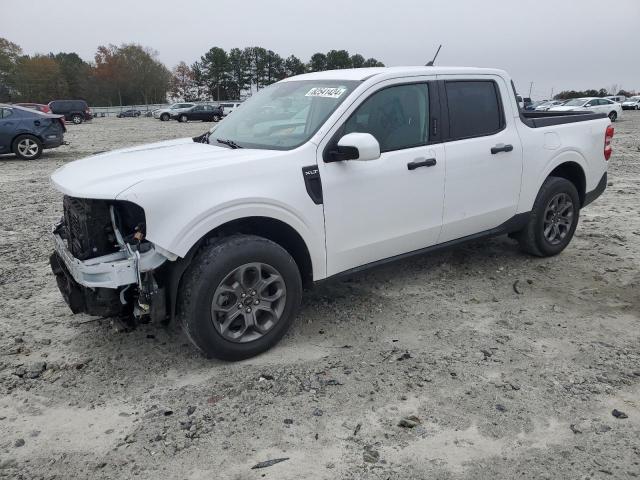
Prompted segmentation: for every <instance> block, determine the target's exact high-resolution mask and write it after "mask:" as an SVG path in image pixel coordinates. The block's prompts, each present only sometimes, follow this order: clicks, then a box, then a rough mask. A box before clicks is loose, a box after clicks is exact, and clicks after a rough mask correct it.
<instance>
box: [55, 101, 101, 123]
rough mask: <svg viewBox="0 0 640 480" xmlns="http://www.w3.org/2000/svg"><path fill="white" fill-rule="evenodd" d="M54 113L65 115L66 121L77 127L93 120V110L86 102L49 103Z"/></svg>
mask: <svg viewBox="0 0 640 480" xmlns="http://www.w3.org/2000/svg"><path fill="white" fill-rule="evenodd" d="M49 108H50V109H51V112H52V113H55V114H57V115H64V119H65V120H67V121H71V122H73V123H75V124H76V125H78V124H80V123H82V122H84V121H86V120H91V119H92V118H93V114H92V113H91V109H90V108H89V105H87V102H85V101H84V100H53V101H52V102H49Z"/></svg>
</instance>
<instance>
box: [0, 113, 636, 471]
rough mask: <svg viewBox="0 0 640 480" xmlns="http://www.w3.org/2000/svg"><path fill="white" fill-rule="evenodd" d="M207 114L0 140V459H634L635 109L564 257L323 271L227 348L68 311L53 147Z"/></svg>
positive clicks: (33, 463) (162, 128) (496, 245)
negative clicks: (58, 263) (46, 139)
mask: <svg viewBox="0 0 640 480" xmlns="http://www.w3.org/2000/svg"><path fill="white" fill-rule="evenodd" d="M206 127H207V124H200V123H188V124H179V123H177V122H171V123H168V122H167V123H162V122H159V121H157V120H153V119H148V118H139V119H97V120H95V121H93V122H92V123H88V124H83V125H79V126H75V125H70V126H69V127H68V129H69V132H68V134H67V137H66V138H67V140H68V141H70V142H71V143H70V145H69V146H64V147H61V148H59V149H57V150H52V151H47V152H45V154H44V156H43V157H42V158H41V159H39V160H37V161H32V162H22V161H18V160H16V159H15V158H13V157H10V156H6V157H0V198H1V201H2V205H1V206H0V326H1V327H2V328H1V329H0V477H4V478H18V479H29V480H34V479H54V478H55V479H64V480H66V479H72V478H73V479H85V478H91V479H94V478H95V479H128V478H141V479H157V478H165V479H189V480H201V479H202V480H204V479H207V480H209V479H261V478H266V479H274V480H286V479H296V480H297V479H303V478H304V479H380V480H383V479H384V480H386V479H394V480H395V479H398V480H399V479H427V478H429V479H473V480H481V479H496V478H498V479H515V478H526V479H533V478H535V479H607V478H611V479H626V478H637V477H639V476H640V328H639V327H640V310H639V308H640V301H639V296H638V294H639V288H640V273H639V272H640V248H639V247H640V188H639V181H640V133H639V132H640V112H625V115H624V119H623V120H621V121H620V122H618V123H616V125H615V127H616V137H615V140H614V150H615V152H614V156H613V158H612V160H611V162H610V170H609V172H610V177H609V179H610V180H609V182H610V183H609V187H608V189H607V191H606V192H605V194H604V195H603V196H602V197H601V198H600V199H598V200H597V201H596V203H594V204H593V205H591V206H589V207H588V208H587V209H585V210H584V211H583V212H582V216H581V221H580V225H579V227H578V230H577V233H576V237H575V239H574V241H573V242H572V244H571V245H570V246H569V248H568V249H567V250H566V251H565V252H564V253H562V254H561V255H560V256H558V257H556V258H549V259H538V258H531V257H528V256H525V255H523V254H521V253H520V252H519V251H518V249H517V246H516V244H515V243H514V242H513V241H512V240H509V239H507V238H498V239H495V240H490V241H483V242H478V243H473V244H468V245H466V246H463V247H460V248H457V249H455V250H451V251H448V252H446V253H443V254H436V255H431V256H424V257H418V258H413V259H410V260H406V261H402V262H400V263H395V264H392V265H388V266H385V267H382V268H378V269H376V270H373V271H370V272H367V273H362V274H359V275H357V276H354V277H352V278H349V279H344V280H336V281H331V282H328V283H325V284H322V285H320V286H318V287H317V288H315V289H314V290H313V291H311V292H308V293H307V294H306V296H305V298H304V300H303V308H302V312H301V315H300V316H299V318H298V319H297V321H296V322H295V324H294V327H293V328H292V330H291V332H290V333H289V334H288V335H287V337H286V338H285V339H284V340H283V341H282V342H281V343H280V344H279V345H278V346H277V347H276V348H274V349H273V350H271V351H270V352H268V353H266V354H264V355H262V356H260V357H258V358H254V359H251V360H247V361H243V362H240V363H233V364H230V363H222V362H217V361H212V360H207V359H205V358H203V357H201V356H200V355H199V354H198V353H197V352H196V350H195V349H194V348H193V347H192V346H191V345H190V344H189V343H188V341H187V339H186V337H185V336H184V335H183V334H182V332H181V331H180V329H179V327H178V326H176V325H169V326H168V327H163V326H161V325H155V324H150V325H143V326H140V327H138V328H137V329H135V330H133V331H130V332H123V331H121V329H119V328H117V326H114V325H112V324H111V322H110V321H109V320H96V319H94V318H91V317H88V316H83V315H79V316H73V315H72V314H71V313H70V311H69V310H68V308H67V306H66V305H65V304H64V302H63V300H62V297H61V296H60V294H59V292H58V290H57V288H56V285H55V281H54V277H53V275H52V274H51V272H50V270H49V266H48V256H49V253H50V251H51V249H52V246H51V241H50V238H49V232H50V226H51V224H53V223H54V221H56V220H57V218H58V217H59V215H60V213H61V195H60V194H58V193H57V192H56V191H54V190H53V189H52V188H51V186H50V184H49V180H48V177H49V175H50V174H51V173H52V172H53V171H54V170H55V169H56V168H57V167H59V166H60V165H62V164H64V163H65V162H69V161H72V160H75V159H77V158H79V157H82V156H86V155H89V154H92V153H95V152H99V151H103V150H108V149H112V148H116V147H120V146H127V145H133V144H138V143H145V142H150V141H156V140H162V139H169V138H176V137H182V136H192V135H195V134H198V133H201V132H203V131H204V130H205V128H206ZM614 409H617V410H618V411H621V412H623V413H624V414H626V416H627V417H628V418H617V417H614V415H613V414H612V411H613V410H614ZM623 416H624V415H623ZM403 419H404V420H403ZM399 424H401V425H402V426H401V425H399ZM282 458H285V459H286V460H284V461H282V462H280V463H277V464H274V465H272V466H268V467H265V468H256V469H252V467H253V466H255V465H256V464H258V463H260V462H264V461H267V460H272V459H282Z"/></svg>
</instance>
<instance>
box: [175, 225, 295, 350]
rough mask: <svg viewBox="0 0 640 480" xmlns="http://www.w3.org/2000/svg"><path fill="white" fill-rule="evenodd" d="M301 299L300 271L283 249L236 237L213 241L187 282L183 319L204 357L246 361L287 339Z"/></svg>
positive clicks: (182, 297) (181, 301) (180, 306)
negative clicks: (285, 337)
mask: <svg viewBox="0 0 640 480" xmlns="http://www.w3.org/2000/svg"><path fill="white" fill-rule="evenodd" d="M301 296H302V281H301V279H300V272H299V270H298V267H297V265H296V263H295V261H294V260H293V258H292V257H291V255H289V253H288V252H287V251H286V250H284V249H283V248H282V247H281V246H280V245H278V244H276V243H274V242H272V241H270V240H267V239H265V238H262V237H256V236H252V235H237V236H232V237H227V238H223V239H218V240H215V241H212V243H210V244H209V245H207V246H206V247H205V248H203V249H202V250H201V251H200V252H199V253H198V254H197V255H196V257H195V258H194V259H193V262H192V263H191V266H190V267H189V269H188V270H187V271H186V273H185V275H184V278H183V280H182V285H181V288H180V293H179V297H178V318H179V319H180V322H181V324H182V327H183V329H184V330H185V332H186V334H187V336H188V337H189V339H190V340H191V341H192V342H193V344H194V345H195V346H196V347H198V348H199V349H200V350H201V351H202V352H203V353H205V354H206V355H207V356H210V357H217V358H220V359H223V360H241V359H243V358H248V357H252V356H254V355H258V354H259V353H262V352H264V351H265V350H267V349H269V348H271V347H272V346H273V345H275V344H276V343H277V342H278V341H279V340H280V339H281V338H282V337H283V335H284V334H285V333H286V331H287V329H288V328H289V326H290V325H291V323H292V321H293V319H294V318H295V316H296V314H297V312H298V308H299V306H300V298H301Z"/></svg>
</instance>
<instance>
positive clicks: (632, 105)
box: [622, 95, 640, 110]
mask: <svg viewBox="0 0 640 480" xmlns="http://www.w3.org/2000/svg"><path fill="white" fill-rule="evenodd" d="M622 109H623V110H640V95H636V96H635V97H631V98H629V99H627V100H626V101H625V102H624V103H623V104H622Z"/></svg>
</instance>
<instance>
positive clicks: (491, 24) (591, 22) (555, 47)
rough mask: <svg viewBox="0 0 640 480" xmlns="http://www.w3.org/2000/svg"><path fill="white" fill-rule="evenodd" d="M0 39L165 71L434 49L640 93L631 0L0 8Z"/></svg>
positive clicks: (88, 3) (10, 2)
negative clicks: (237, 52) (146, 58)
mask: <svg viewBox="0 0 640 480" xmlns="http://www.w3.org/2000/svg"><path fill="white" fill-rule="evenodd" d="M34 12H38V14H37V15H34V14H33V13H34ZM0 37H5V38H7V39H8V40H10V41H12V42H14V43H17V44H18V45H20V46H21V47H22V49H23V51H24V53H27V54H34V53H48V52H59V51H65V52H71V51H75V52H77V53H78V54H79V55H80V56H81V57H82V58H84V59H85V60H87V61H90V60H92V59H93V55H94V53H95V51H96V48H97V46H98V45H104V44H109V43H112V44H121V43H131V42H133V43H138V44H141V45H143V46H147V47H151V48H153V49H154V50H156V51H157V52H158V54H159V59H160V60H161V61H163V62H164V63H165V64H166V65H167V66H168V67H169V68H171V67H173V66H175V65H176V64H177V63H178V62H179V61H181V60H184V61H186V62H187V63H189V64H190V63H193V62H194V61H196V60H198V59H199V57H200V56H201V55H202V54H204V53H205V52H206V51H207V50H208V49H209V48H211V47H213V46H219V47H222V48H224V49H226V50H229V49H231V48H233V47H240V48H244V47H248V46H262V47H265V48H267V49H271V50H273V51H275V52H276V53H278V54H280V55H281V56H283V57H286V56H289V55H291V54H294V55H296V56H298V57H299V58H301V59H302V60H303V61H307V60H308V59H309V57H310V56H311V55H312V54H313V53H315V52H318V51H320V52H327V51H328V50H331V49H345V50H348V51H349V52H350V53H352V54H353V53H356V52H358V53H361V54H362V55H364V56H365V57H367V58H368V57H375V58H377V59H378V60H380V61H382V62H384V63H385V64H386V65H388V66H395V65H423V64H424V63H426V62H427V61H428V60H430V59H431V57H432V56H433V54H434V53H435V50H436V48H437V46H438V45H439V44H442V45H443V47H442V51H441V52H440V55H439V57H438V59H437V61H436V64H437V65H455V66H474V67H493V68H502V69H504V70H507V71H508V72H509V73H510V74H511V76H512V77H513V79H514V81H515V82H516V86H517V88H518V91H519V92H520V93H523V94H526V95H528V93H529V89H530V88H531V92H532V96H533V97H534V98H538V99H542V98H547V97H549V96H550V95H551V92H552V91H553V92H555V93H557V92H558V91H560V90H569V89H576V90H579V89H586V88H602V87H604V88H611V87H612V86H614V85H617V86H618V88H625V89H628V90H638V91H640V0H444V1H443V0H438V1H432V0H384V1H383V0H359V1H352V0H316V1H313V2H310V1H308V0H232V1H231V0H181V1H176V0H107V1H104V0H103V1H98V0H55V1H50V0H0ZM531 82H533V86H532V87H531Z"/></svg>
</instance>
